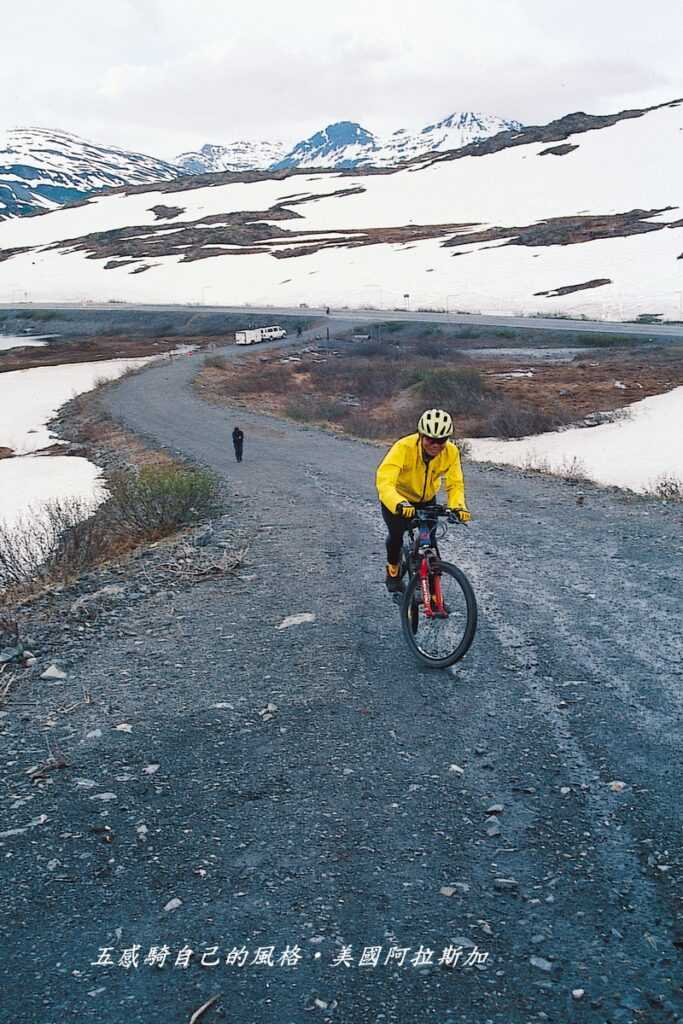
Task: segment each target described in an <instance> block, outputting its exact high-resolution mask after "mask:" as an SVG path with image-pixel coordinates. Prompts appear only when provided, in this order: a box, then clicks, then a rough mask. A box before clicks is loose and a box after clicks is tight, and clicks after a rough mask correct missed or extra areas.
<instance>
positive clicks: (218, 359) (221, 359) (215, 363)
mask: <svg viewBox="0 0 683 1024" xmlns="http://www.w3.org/2000/svg"><path fill="white" fill-rule="evenodd" d="M204 366H211V367H213V368H214V369H215V370H227V368H228V360H227V359H226V358H225V356H205V357H204Z"/></svg>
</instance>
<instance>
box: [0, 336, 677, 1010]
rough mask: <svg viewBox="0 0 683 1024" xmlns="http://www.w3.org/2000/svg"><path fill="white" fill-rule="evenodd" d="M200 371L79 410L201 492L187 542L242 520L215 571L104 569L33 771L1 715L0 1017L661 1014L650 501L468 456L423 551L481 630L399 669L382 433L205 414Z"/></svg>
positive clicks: (669, 811) (661, 777)
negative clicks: (93, 613)
mask: <svg viewBox="0 0 683 1024" xmlns="http://www.w3.org/2000/svg"><path fill="white" fill-rule="evenodd" d="M226 352H228V353H230V354H231V355H234V356H235V357H237V358H239V353H237V352H236V351H235V350H226ZM200 363H201V357H194V356H193V357H187V358H183V359H178V360H176V361H175V362H172V363H167V364H164V365H163V366H162V367H160V368H152V369H150V370H147V371H145V372H144V373H141V374H139V375H138V376H135V377H131V378H128V379H126V380H125V381H123V382H121V383H120V384H119V385H117V386H116V387H115V388H113V389H112V390H111V391H110V392H109V393H108V397H107V401H108V403H109V404H110V407H111V410H112V412H113V413H115V414H116V415H118V416H120V417H122V418H123V420H124V421H125V422H126V424H128V425H129V426H130V427H132V428H133V429H135V430H137V431H139V432H141V433H144V434H146V435H149V436H151V437H153V438H154V439H155V440H156V441H157V443H161V444H164V445H167V446H168V447H169V448H171V449H174V450H178V451H180V452H182V453H183V454H184V455H186V456H189V457H191V458H192V459H195V460H197V461H199V462H201V463H203V464H205V465H208V466H210V467H212V468H213V469H214V470H215V471H217V472H218V473H220V474H221V476H223V477H224V478H225V479H226V480H227V482H228V487H229V491H230V493H231V494H232V495H233V498H232V499H231V502H232V503H231V504H230V505H229V507H228V508H227V509H226V512H227V516H226V517H225V518H224V519H222V520H219V521H218V522H217V523H216V528H215V532H214V537H213V540H212V542H213V543H217V542H220V541H221V540H225V541H232V542H234V543H242V542H243V541H244V539H245V538H249V539H250V540H251V547H250V551H249V554H248V557H247V563H246V565H245V567H244V569H243V571H242V576H243V579H242V581H239V582H238V581H235V580H232V581H231V580H226V579H222V580H217V581H215V582H207V583H203V584H201V585H196V586H193V587H190V588H186V589H182V588H180V589H175V590H171V589H169V590H166V591H164V590H163V589H160V590H155V589H154V588H152V590H151V592H149V588H147V593H146V594H145V593H144V590H143V591H141V590H140V587H139V586H138V576H136V575H135V574H136V573H138V574H139V572H140V570H139V569H136V568H135V566H136V565H138V564H139V565H144V559H143V560H140V561H139V562H136V563H135V565H131V566H130V567H129V569H127V570H126V571H127V573H128V577H127V578H126V579H125V580H123V582H124V583H125V585H126V586H127V587H128V588H129V590H132V591H133V594H134V598H135V599H131V600H130V602H129V603H128V605H127V606H126V607H125V608H124V609H123V611H120V612H119V614H118V615H117V616H116V617H114V618H107V617H106V616H104V617H103V619H102V622H101V624H100V626H99V627H98V628H97V629H96V630H93V631H91V633H92V635H91V639H90V640H89V642H88V644H87V645H84V646H83V648H82V650H81V652H80V654H78V656H74V657H73V658H72V659H71V661H70V662H69V663H68V664H65V666H64V667H65V668H66V669H67V671H68V679H67V680H66V681H65V682H64V683H61V684H60V683H56V684H52V685H55V686H62V688H63V691H64V692H65V693H66V694H67V696H65V698H64V699H65V700H66V701H68V700H69V699H71V698H70V697H69V695H70V694H72V693H75V694H76V697H74V698H73V699H77V698H78V695H79V694H80V693H81V689H82V687H84V686H86V687H88V689H89V692H90V693H91V695H92V703H91V704H89V705H87V706H83V707H81V708H80V709H79V710H77V711H75V712H74V713H73V714H71V715H69V716H66V715H65V716H64V717H63V718H62V719H61V720H60V721H59V722H58V724H57V725H56V726H54V727H52V728H51V731H50V736H51V737H52V739H53V740H54V739H59V743H60V746H61V749H62V750H63V751H64V754H65V756H66V758H67V760H68V761H69V762H70V767H69V768H68V769H65V770H63V771H61V772H55V773H53V776H52V778H53V781H52V784H51V785H48V786H45V787H42V788H40V787H38V791H37V792H33V793H31V792H29V790H30V783H28V782H27V781H26V775H25V772H26V769H27V768H29V767H30V766H31V765H33V764H35V763H36V758H39V750H40V747H41V746H43V748H44V737H43V736H42V735H41V731H40V729H39V728H38V727H37V725H36V723H35V722H33V721H32V720H31V718H30V715H25V716H24V717H23V718H21V719H20V720H19V721H15V720H14V718H13V717H12V715H11V714H9V715H7V717H6V718H4V719H3V722H4V726H5V728H6V730H7V742H8V744H9V746H8V749H9V750H10V754H12V751H14V750H16V753H15V754H13V755H12V757H11V759H10V761H9V762H6V766H7V767H6V769H5V778H6V786H7V791H8V792H7V794H3V796H9V799H5V800H4V806H5V808H6V813H5V814H4V815H3V823H2V829H3V830H4V832H2V835H0V858H2V863H3V873H4V884H3V893H4V896H3V904H4V907H3V910H2V911H0V921H1V920H3V919H4V923H5V927H6V932H5V943H6V944H5V951H4V954H3V958H2V961H0V979H1V980H2V982H3V999H4V1003H5V1007H6V1011H7V1013H8V1015H7V1017H6V1019H7V1020H8V1021H9V1020H12V1021H17V1022H19V1021H21V1022H24V1021H27V1022H28V1021H30V1022H39V1024H57V1022H59V1024H62V1022H64V1021H65V1020H70V1019H72V1018H73V1017H76V1016H78V1017H80V1019H82V1020H89V1021H90V1020H91V1021H106V1022H111V1024H119V1022H121V1024H123V1022H126V1024H128V1022H131V1021H136V1022H137V1021H141V1022H142V1021H144V1022H145V1024H156V1022H162V1021H163V1022H165V1024H166V1022H170V1021H179V1022H187V1021H189V1020H190V1017H191V1015H192V1013H193V1012H194V1011H195V1010H197V1009H198V1008H199V1007H200V1006H201V1005H202V1004H203V1003H204V1002H205V1001H206V1000H208V999H210V998H211V997H212V996H213V995H215V994H219V993H220V999H219V1000H218V1001H217V1002H216V1003H215V1004H214V1005H212V1006H211V1007H210V1008H208V1009H207V1010H206V1012H205V1014H203V1015H202V1017H201V1021H202V1024H210V1022H211V1021H214V1020H225V1021H238V1022H240V1024H299V1022H302V1021H308V1020H314V1021H315V1020H319V1021H331V1022H335V1024H336V1022H340V1024H367V1022H373V1024H374V1022H382V1024H393V1022H397V1024H398V1022H400V1024H403V1022H422V1021H425V1022H426V1021H438V1022H439V1024H443V1022H446V1021H461V1022H467V1024H485V1022H489V1021H490V1022H495V1024H518V1022H519V1024H526V1022H535V1021H552V1022H556V1021H557V1022H566V1021H588V1022H601V1024H602V1022H604V1024H617V1022H636V1021H641V1022H643V1021H644V1022H647V1024H660V1022H661V1024H664V1022H672V1021H678V1020H680V1019H681V1002H680V995H681V989H680V985H681V965H680V957H681V948H682V947H683V927H681V924H680V922H678V924H677V922H676V919H675V911H676V907H677V905H678V906H680V903H679V904H677V899H678V898H680V894H681V882H680V877H679V876H678V874H677V872H678V870H679V868H680V861H681V856H680V850H681V847H680V837H681V813H680V811H681V800H680V791H681V763H682V758H681V731H680V722H681V683H682V681H683V680H682V677H681V672H682V670H681V637H680V623H681V593H682V588H681V582H682V577H683V559H682V558H681V554H682V547H683V544H682V538H683V530H682V529H681V526H682V521H683V515H682V514H681V511H680V508H679V509H676V508H675V507H674V506H668V507H667V506H663V505H661V504H657V503H655V502H650V501H647V500H643V499H634V498H631V499H629V498H627V497H624V496H620V495H618V494H611V493H609V492H604V491H601V490H599V489H597V488H590V487H584V488H582V489H581V495H582V496H583V497H578V496H577V488H576V487H572V486H569V485H565V484H563V483H561V482H558V481H553V480H544V479H541V478H525V477H523V476H522V475H520V474H516V473H515V472H513V471H502V470H497V469H493V468H486V469H482V468H477V467H473V466H467V467H466V483H467V494H468V499H469V504H470V507H471V509H472V512H473V517H474V518H473V523H472V525H471V527H470V528H469V530H468V531H464V530H461V531H458V532H457V534H455V535H453V534H452V535H451V537H452V544H451V546H450V549H449V542H447V543H446V551H447V552H448V554H449V556H450V557H452V559H453V560H455V561H457V562H458V563H459V564H460V565H461V566H462V567H463V568H464V569H465V571H466V572H467V573H468V575H469V576H470V578H471V579H472V582H473V584H474V587H475V590H476V592H477V596H478V600H479V606H480V625H479V631H478V634H477V637H476V639H475V643H474V645H473V647H472V649H471V651H470V653H469V654H468V656H467V658H466V659H465V660H464V662H462V663H461V664H460V665H459V666H456V667H455V668H454V669H452V670H449V671H446V672H430V671H428V670H424V669H421V668H420V667H419V666H418V665H417V664H415V663H414V662H413V661H412V660H411V657H410V655H409V653H408V651H407V649H406V648H405V646H404V643H403V640H402V638H401V636H400V626H399V622H398V616H397V611H396V608H395V606H394V605H393V604H391V603H390V601H389V600H388V598H387V596H386V595H385V593H384V592H383V583H382V578H383V563H384V552H383V529H382V523H381V520H380V516H379V514H378V507H377V503H376V498H375V495H374V489H373V473H374V468H375V466H376V464H377V462H378V460H379V457H380V455H381V452H380V451H378V449H377V448H376V447H373V446H371V445H367V444H363V443H359V442H354V441H351V440H347V439H340V438H337V437H334V436H332V435H330V434H325V433H322V432H319V431H316V430H313V429H307V428H303V427H297V426H295V425H291V424H286V423H283V422H280V421H277V420H274V419H271V418H268V417H262V416H258V415H256V414H253V413H246V412H244V411H243V410H241V409H240V410H238V411H234V412H233V411H231V410H229V409H225V408H219V407H215V406H211V405H208V404H206V403H204V402H202V401H201V400H199V399H197V398H196V397H195V396H194V395H193V394H192V393H191V391H190V390H189V388H188V387H187V385H188V383H189V381H190V380H191V378H192V376H193V375H194V374H195V373H196V371H197V368H198V367H199V365H200ZM235 423H239V425H240V426H241V427H242V429H243V430H244V432H245V449H244V462H242V463H241V464H240V465H239V466H238V465H237V464H236V463H235V461H234V458H233V455H232V449H231V445H230V441H229V435H230V432H231V430H232V427H233V425H234V424H235ZM302 613H308V615H309V616H314V618H313V619H312V620H310V619H309V621H304V622H300V623H299V624H295V625H291V626H289V627H285V628H278V627H279V626H280V625H281V624H282V623H283V620H285V619H286V618H287V617H288V616H295V615H299V614H302ZM60 692H61V691H60ZM269 703H270V704H272V705H275V709H274V710H272V717H269V716H268V715H260V714H259V711H262V710H263V709H264V708H266V707H267V705H268V704H269ZM120 724H126V725H129V726H130V731H127V730H117V728H116V726H117V725H120ZM155 765H157V766H158V767H157V768H155V767H154V766H155ZM79 779H80V780H81V782H78V780H79ZM83 780H85V782H83ZM90 783H95V785H90ZM617 783H619V785H617ZM34 790H36V787H34ZM112 794H113V795H112ZM28 801H30V802H28ZM42 815H45V816H46V819H47V820H46V821H44V822H41V821H40V817H41V816H42ZM36 822H37V823H36ZM22 827H26V829H27V830H26V831H24V832H21V833H18V834H10V835H8V834H7V833H8V832H12V831H13V830H14V829H16V828H22ZM93 827H98V828H99V829H100V834H99V836H98V835H97V834H96V833H95V834H93V832H92V829H93ZM106 829H109V830H110V831H109V833H107V832H106V831H105V832H104V833H103V832H102V830H106ZM141 829H143V831H142V832H141V831H140V830H141ZM145 830H146V831H145ZM102 839H104V840H109V839H111V842H109V841H106V842H103V841H102ZM54 860H56V861H58V864H57V865H56V866H54V865H53V867H52V868H50V867H49V864H50V863H52V862H53V861H54ZM57 879H59V880H57ZM172 900H180V901H182V902H181V903H180V904H179V905H175V904H173V903H170V901H172ZM169 904H170V906H169ZM174 906H175V909H173V907H174ZM165 907H169V909H166V910H165V909H164V908H165ZM1 934H2V933H0V936H1ZM0 941H2V940H1V938H0ZM164 944H166V945H167V946H168V948H169V949H170V951H171V953H170V955H169V958H168V959H167V960H166V963H165V966H163V967H162V968H160V967H158V966H149V965H145V964H144V963H143V958H144V957H145V956H147V955H148V953H149V950H150V947H152V946H157V947H162V946H163V945H164ZM135 946H139V947H140V948H139V957H140V962H139V966H138V967H135V966H132V967H129V968H126V967H125V966H119V961H120V960H121V957H122V956H124V950H131V949H132V948H133V947H135ZM295 946H296V947H298V951H299V953H297V952H296V951H295V952H294V954H292V956H291V957H290V959H293V960H296V956H297V955H299V954H300V957H301V959H300V960H299V961H298V962H297V963H296V964H293V963H288V962H287V957H286V954H285V950H286V947H289V950H290V954H291V951H292V947H295ZM100 947H109V954H108V955H109V956H110V957H111V959H112V961H113V962H112V964H111V965H106V964H105V965H102V966H96V965H95V964H94V963H93V962H94V961H96V960H97V958H98V955H99V949H100ZM214 947H218V949H217V951H216V952H215V953H214V952H211V950H212V949H213V948H214ZM259 947H263V948H265V947H275V948H274V951H273V960H274V966H268V965H267V964H260V965H259V963H253V962H252V961H253V960H254V959H255V958H256V954H257V949H258V948H259ZM347 947H350V949H348V948H347ZM371 947H373V949H374V952H371ZM377 947H381V949H380V952H379V953H377ZM449 947H450V949H451V952H450V954H449V953H448V949H449ZM182 948H191V949H192V950H195V951H196V953H195V956H194V957H193V959H192V961H191V962H190V965H189V966H186V967H183V966H182V957H181V959H180V962H178V959H177V958H178V953H179V951H180V950H181V949H182ZM233 948H234V949H237V950H240V949H242V948H244V949H246V950H248V951H249V952H248V957H247V961H246V963H245V964H244V965H243V966H239V962H240V959H241V958H242V956H243V955H244V954H241V955H240V956H237V957H236V959H237V963H233V964H226V962H225V961H226V957H227V956H228V954H229V953H230V951H231V950H233ZM406 949H407V950H408V952H407V953H406V952H405V950H406ZM430 950H431V951H433V955H432V957H431V960H430V957H429V955H428V952H429V951H430ZM444 950H445V951H446V959H448V957H450V960H451V963H450V964H449V963H447V962H445V963H439V961H440V960H441V959H442V958H443V956H444ZM458 951H459V952H458ZM363 955H364V962H361V960H362V959H363ZM202 956H203V958H204V963H203V964H202V962H201V958H202ZM218 957H220V958H221V963H220V965H218V966H213V962H214V961H215V959H216V958H218ZM261 957H262V958H267V954H266V953H261ZM402 958H403V959H402ZM233 959H235V955H234V954H233ZM373 960H375V963H374V965H373ZM281 961H282V962H281ZM335 961H337V962H336V963H335ZM124 962H125V960H124Z"/></svg>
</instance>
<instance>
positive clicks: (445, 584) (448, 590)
mask: <svg viewBox="0 0 683 1024" xmlns="http://www.w3.org/2000/svg"><path fill="white" fill-rule="evenodd" d="M434 569H435V573H434V575H439V577H440V582H441V592H442V594H443V603H444V608H445V610H446V616H445V617H441V618H435V617H432V616H430V615H427V614H426V613H425V608H424V603H423V600H422V591H421V588H420V578H419V576H418V575H417V574H415V575H414V576H413V577H412V578H411V580H410V583H409V584H408V586H407V588H406V591H405V594H404V595H403V600H402V602H401V626H402V628H403V635H404V637H405V639H406V641H407V643H408V646H409V647H410V649H411V650H412V651H413V653H414V654H415V656H416V657H417V658H418V660H419V661H421V662H422V664H423V665H428V666H429V668H448V666H449V665H454V664H455V662H456V661H459V660H460V659H461V658H462V657H463V656H464V655H465V654H466V653H467V651H468V650H469V649H470V646H471V644H472V641H473V640H474V634H475V632H476V629H477V601H476V598H475V596H474V591H473V590H472V585H471V584H470V581H469V580H468V579H467V576H465V573H464V572H463V571H462V570H461V569H458V567H457V565H452V564H451V563H450V562H441V561H437V562H436V563H435V566H434Z"/></svg>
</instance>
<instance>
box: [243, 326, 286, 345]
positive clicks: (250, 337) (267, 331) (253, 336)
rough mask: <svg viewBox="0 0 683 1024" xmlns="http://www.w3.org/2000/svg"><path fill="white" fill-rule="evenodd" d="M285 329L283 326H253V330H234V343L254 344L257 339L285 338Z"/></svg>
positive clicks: (272, 339)
mask: <svg viewBox="0 0 683 1024" xmlns="http://www.w3.org/2000/svg"><path fill="white" fill-rule="evenodd" d="M286 336H287V331H285V330H284V328H283V327H277V326H275V327H255V328H254V330H253V331H236V332H235V343H236V344H237V345H255V344H257V342H259V341H276V340H277V339H278V338H285V337H286Z"/></svg>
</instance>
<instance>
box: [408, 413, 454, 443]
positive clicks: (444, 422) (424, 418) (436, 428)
mask: <svg viewBox="0 0 683 1024" xmlns="http://www.w3.org/2000/svg"><path fill="white" fill-rule="evenodd" d="M417 430H418V433H419V434H423V435H424V436H425V437H433V438H434V439H435V440H437V441H441V440H443V439H444V438H447V437H451V436H452V434H453V420H452V419H451V417H450V416H449V414H448V413H447V412H444V410H443V409H427V411H426V412H423V413H422V415H421V416H420V419H419V421H418V424H417Z"/></svg>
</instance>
